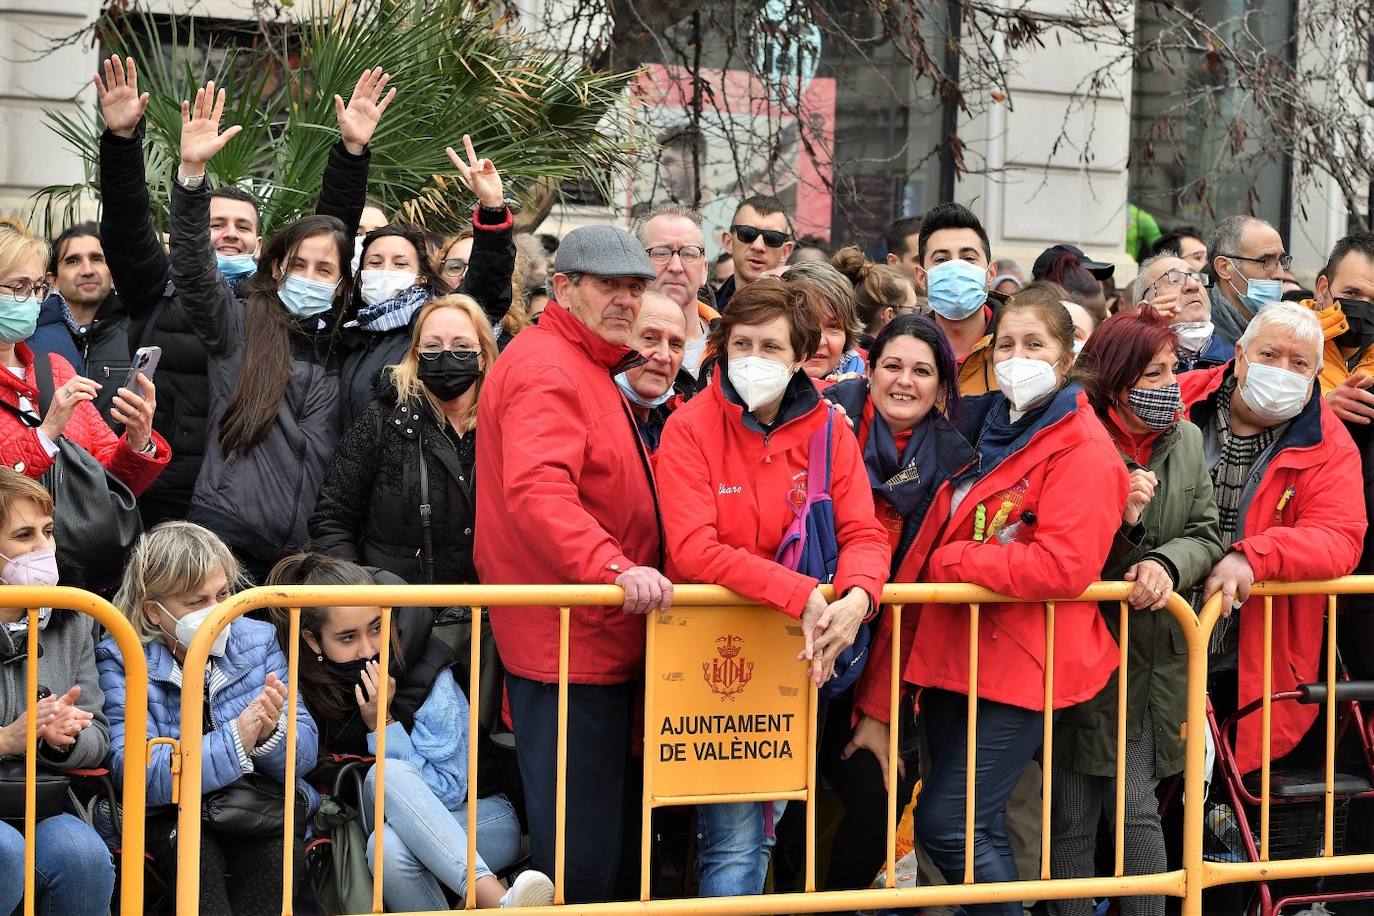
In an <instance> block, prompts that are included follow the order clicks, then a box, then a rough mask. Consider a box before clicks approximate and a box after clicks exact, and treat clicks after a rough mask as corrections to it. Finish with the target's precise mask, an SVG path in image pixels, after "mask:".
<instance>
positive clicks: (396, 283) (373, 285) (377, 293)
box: [358, 270, 420, 305]
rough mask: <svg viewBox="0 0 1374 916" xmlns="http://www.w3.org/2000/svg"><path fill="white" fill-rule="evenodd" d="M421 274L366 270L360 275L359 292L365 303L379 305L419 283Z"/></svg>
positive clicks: (401, 271)
mask: <svg viewBox="0 0 1374 916" xmlns="http://www.w3.org/2000/svg"><path fill="white" fill-rule="evenodd" d="M419 280H420V276H419V274H413V273H407V272H406V271H403V270H364V271H361V272H359V274H358V292H359V293H360V294H361V295H362V297H363V302H365V303H367V304H368V305H377V304H378V303H381V302H385V301H387V300H388V299H391V298H393V297H395V295H396V294H397V293H399V292H401V291H402V290H407V289H410V288H411V287H412V286H414V285H415V284H416V283H417V282H419Z"/></svg>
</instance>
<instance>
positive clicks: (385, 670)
mask: <svg viewBox="0 0 1374 916" xmlns="http://www.w3.org/2000/svg"><path fill="white" fill-rule="evenodd" d="M381 609H382V632H381V634H380V637H379V638H380V639H381V641H382V645H381V647H380V648H379V650H378V652H377V668H378V675H377V680H378V684H377V697H376V700H377V722H376V734H377V753H376V758H377V761H376V763H374V764H373V765H372V768H373V770H374V771H375V773H376V777H375V783H376V786H377V789H376V792H375V794H374V796H373V799H372V806H373V807H372V836H373V839H372V843H373V850H372V853H373V855H372V857H373V863H374V864H373V866H372V876H373V881H372V912H374V913H381V912H384V911H385V906H384V903H383V899H382V888H383V886H384V882H385V879H384V878H383V874H384V872H385V868H384V867H383V865H384V862H385V861H386V857H385V853H384V850H383V843H384V840H385V839H386V831H385V830H384V829H382V828H383V825H384V824H385V823H386V814H385V812H386V718H385V717H384V716H383V715H382V710H384V709H386V708H387V692H388V689H389V688H390V686H391V605H390V604H389V603H388V604H383V605H381ZM297 639H299V637H297ZM366 726H367V723H366V722H364V723H363V727H366Z"/></svg>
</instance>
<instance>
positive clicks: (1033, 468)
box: [858, 391, 1127, 722]
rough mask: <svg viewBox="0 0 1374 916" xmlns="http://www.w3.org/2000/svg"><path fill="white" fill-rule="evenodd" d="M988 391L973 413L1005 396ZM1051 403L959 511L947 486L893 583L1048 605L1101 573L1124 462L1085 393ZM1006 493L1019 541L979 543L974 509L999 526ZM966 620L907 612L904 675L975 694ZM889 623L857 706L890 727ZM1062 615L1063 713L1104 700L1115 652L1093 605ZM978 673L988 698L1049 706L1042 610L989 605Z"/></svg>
mask: <svg viewBox="0 0 1374 916" xmlns="http://www.w3.org/2000/svg"><path fill="white" fill-rule="evenodd" d="M987 397H988V398H989V399H995V400H987V401H985V402H984V403H983V404H982V405H979V401H981V400H983V399H981V398H980V399H973V400H970V401H966V402H965V409H966V410H971V411H974V412H975V417H976V413H977V412H981V413H982V414H983V415H984V416H986V409H988V408H991V407H992V406H993V405H994V404H996V403H997V402H999V401H1001V400H1002V395H1000V394H992V395H988V396H987ZM980 406H981V407H983V408H985V409H984V410H982V411H980V410H979V408H980ZM1050 410H1051V411H1052V412H1053V411H1058V413H1059V416H1057V417H1052V418H1050V419H1048V421H1047V425H1046V426H1045V428H1043V429H1041V430H1040V431H1039V432H1038V433H1036V434H1035V435H1034V436H1033V437H1032V438H1031V440H1030V441H1029V442H1028V443H1027V444H1026V445H1024V446H1023V447H1022V448H1020V449H1019V450H1018V451H1016V452H1014V453H1013V454H1011V455H1010V456H1008V457H1007V458H1006V459H1005V460H1003V461H1002V462H1001V464H999V465H998V466H997V467H995V468H993V469H992V470H991V471H989V472H988V473H987V474H986V475H985V476H984V477H983V478H982V479H980V480H979V481H978V482H977V483H975V484H974V485H973V487H972V489H971V490H969V492H968V494H967V495H966V496H965V497H964V499H963V501H962V502H960V504H959V506H958V508H957V509H956V510H954V513H953V515H952V516H951V514H950V505H951V503H952V497H953V493H954V488H953V487H952V486H951V483H952V481H947V482H946V483H945V484H944V485H943V486H942V487H941V488H940V491H939V492H938V493H937V494H936V496H935V500H934V502H933V503H932V504H931V507H930V510H929V511H928V512H927V513H926V517H925V522H924V523H923V524H922V526H921V531H920V533H919V534H917V536H916V540H915V542H913V544H912V546H911V549H910V550H909V551H907V554H906V557H905V558H903V561H902V564H901V566H900V568H899V569H898V573H897V578H896V581H898V582H966V583H969V584H971V585H981V586H983V587H985V588H990V589H992V590H994V591H997V592H1001V593H1002V594H1004V595H1012V596H1014V597H1017V598H1026V599H1030V600H1032V601H1045V600H1048V599H1052V598H1064V597H1065V596H1071V595H1077V594H1079V593H1080V592H1082V591H1083V590H1084V589H1085V588H1087V587H1088V586H1089V585H1091V584H1092V583H1093V582H1094V581H1096V580H1097V578H1098V577H1099V576H1100V575H1101V574H1102V567H1103V566H1104V565H1105V563H1106V561H1107V554H1108V552H1109V551H1110V550H1111V546H1112V540H1113V538H1114V537H1115V536H1116V533H1117V530H1118V529H1119V528H1120V527H1121V513H1122V511H1123V510H1124V509H1125V507H1126V491H1127V475H1126V467H1125V465H1124V464H1123V463H1122V461H1121V459H1120V457H1119V456H1118V454H1117V451H1116V447H1115V446H1114V445H1113V444H1112V441H1111V438H1110V437H1109V436H1108V434H1107V430H1106V429H1105V428H1104V427H1103V426H1102V422H1101V421H1100V420H1099V419H1098V418H1097V415H1096V414H1095V413H1094V412H1093V411H1092V409H1091V408H1090V407H1089V406H1088V401H1087V396H1086V395H1085V394H1083V393H1082V392H1081V391H1080V392H1079V394H1078V395H1077V398H1074V397H1073V396H1072V394H1071V393H1069V392H1066V393H1064V394H1062V395H1059V396H1058V399H1057V401H1056V403H1055V404H1054V405H1051V407H1050ZM966 432H967V427H966ZM975 435H976V432H975ZM956 479H957V475H956ZM1005 500H1011V501H1012V502H1013V503H1014V504H1015V505H1016V509H1015V511H1014V512H1013V513H1012V514H1011V515H1010V516H1009V517H1008V521H1007V525H1008V526H1010V525H1011V524H1014V523H1017V522H1018V521H1019V522H1020V528H1019V529H1017V530H1016V533H1015V535H1014V537H1013V539H1012V541H1011V542H1010V543H1007V544H1003V543H1001V542H1000V540H999V539H998V538H995V537H992V538H987V539H986V540H985V541H982V542H979V541H975V540H974V539H973V536H974V526H975V521H974V519H975V510H976V508H977V507H978V506H979V505H983V506H984V507H985V512H986V521H987V522H988V524H989V525H990V524H991V523H992V521H993V520H994V519H995V517H996V515H997V512H998V510H999V509H1000V507H1001V506H1002V503H1003V502H1004V501H1005ZM1027 512H1030V513H1031V516H1030V519H1031V520H1029V521H1027V520H1026V515H1025V513H1027ZM968 618H969V607H968V605H965V604H927V605H923V606H921V607H920V608H916V607H907V608H904V609H903V614H902V657H903V658H905V659H906V667H905V670H904V672H903V678H904V680H906V681H908V682H910V683H913V684H919V685H921V686H923V687H937V688H940V689H942V690H950V691H954V692H956V693H964V694H967V693H968V692H969V671H968V643H969V632H968ZM891 619H892V618H891V616H890V615H884V617H883V620H884V625H883V626H881V627H880V628H879V633H878V639H877V640H876V641H875V643H874V648H873V657H872V658H871V659H870V661H869V663H868V667H867V668H866V669H865V670H864V674H863V679H862V680H861V681H860V682H859V693H858V706H859V709H860V710H861V711H862V712H863V713H865V714H867V715H870V716H873V717H874V718H876V719H879V720H881V721H884V722H886V721H887V720H888V695H889V694H888V691H889V679H890V677H891V673H892V664H891V658H892V642H891V638H892V635H891V623H890V621H891ZM1054 619H1055V623H1054V627H1055V628H1054V637H1055V638H1054V657H1055V666H1054V708H1055V709H1063V708H1065V707H1067V706H1072V705H1074V704H1075V703H1081V702H1082V701H1084V700H1087V699H1089V698H1091V697H1094V696H1096V695H1097V693H1098V691H1099V690H1101V689H1102V686H1103V685H1104V684H1106V683H1107V679H1108V677H1110V675H1111V673H1112V671H1114V670H1115V669H1116V663H1117V655H1118V653H1117V649H1116V643H1115V641H1114V640H1113V639H1112V636H1111V633H1110V632H1109V631H1108V629H1107V625H1106V624H1105V623H1104V622H1103V620H1102V616H1101V614H1100V613H1099V612H1098V607H1097V604H1096V603H1095V602H1064V603H1057V604H1055V618H1054ZM978 675H979V676H978V696H979V697H981V698H983V699H988V700H994V701H996V702H999V703H1007V704H1010V705H1012V706H1020V707H1022V708H1024V709H1034V710H1042V709H1044V679H1045V609H1044V606H1043V605H1040V604H985V605H982V606H981V607H980V617H979V628H978Z"/></svg>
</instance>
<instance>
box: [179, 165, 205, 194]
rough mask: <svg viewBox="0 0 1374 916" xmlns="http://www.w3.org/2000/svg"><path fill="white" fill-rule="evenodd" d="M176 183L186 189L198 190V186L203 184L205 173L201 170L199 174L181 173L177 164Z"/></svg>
mask: <svg viewBox="0 0 1374 916" xmlns="http://www.w3.org/2000/svg"><path fill="white" fill-rule="evenodd" d="M177 184H179V185H181V186H182V187H183V188H185V189H186V190H188V191H198V190H200V186H201V185H203V184H205V173H204V172H201V173H200V174H199V175H183V174H182V173H181V166H177Z"/></svg>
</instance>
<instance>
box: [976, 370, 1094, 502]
mask: <svg viewBox="0 0 1374 916" xmlns="http://www.w3.org/2000/svg"><path fill="white" fill-rule="evenodd" d="M1082 390H1083V386H1082V385H1080V384H1078V383H1077V382H1071V383H1070V384H1068V385H1065V386H1064V387H1062V388H1060V389H1059V390H1058V391H1057V392H1055V393H1054V394H1053V395H1052V396H1051V397H1050V398H1049V399H1048V400H1046V401H1045V403H1043V404H1041V405H1040V406H1038V407H1033V408H1031V409H1030V410H1029V411H1027V412H1026V413H1025V414H1023V415H1022V417H1021V419H1019V420H1017V421H1015V422H1013V421H1012V419H1011V402H1010V401H1008V400H1007V399H1006V396H1005V395H1003V394H1002V393H1001V392H1000V391H995V392H992V393H990V394H985V395H982V396H980V397H976V398H968V399H966V400H965V401H964V430H963V432H964V436H965V438H967V439H968V440H969V441H970V442H972V443H973V447H974V449H975V454H974V456H973V462H972V463H971V464H970V465H969V466H968V468H967V470H965V471H964V472H963V473H962V474H960V475H959V476H958V480H957V482H959V483H962V482H963V481H966V480H969V479H970V478H972V479H973V480H979V479H981V478H982V477H983V476H985V475H986V474H989V473H991V472H992V470H993V469H994V468H996V467H997V466H998V465H999V464H1001V463H1002V462H1003V461H1005V460H1007V459H1008V458H1010V457H1011V456H1012V455H1014V454H1016V453H1017V452H1019V451H1020V450H1021V449H1022V448H1024V447H1025V446H1026V444H1027V443H1028V442H1030V440H1031V439H1033V438H1034V437H1035V436H1036V434H1037V433H1039V432H1040V431H1041V430H1042V429H1044V428H1045V427H1047V426H1050V425H1052V424H1054V423H1057V422H1058V421H1059V420H1061V419H1063V418H1064V417H1065V416H1067V415H1068V414H1071V413H1073V412H1074V411H1075V410H1077V409H1078V393H1079V392H1080V391H1082Z"/></svg>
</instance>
